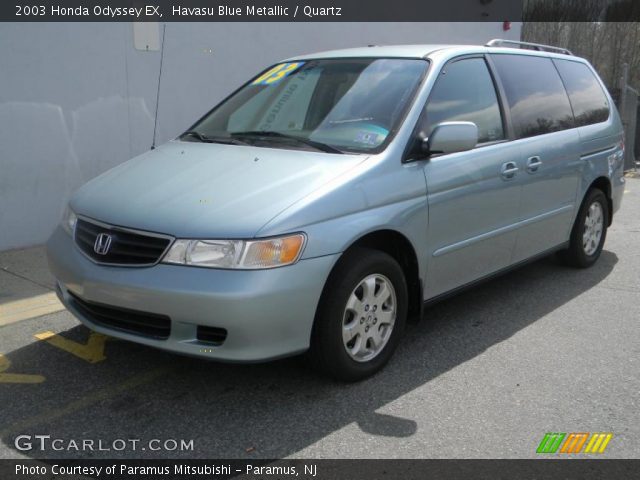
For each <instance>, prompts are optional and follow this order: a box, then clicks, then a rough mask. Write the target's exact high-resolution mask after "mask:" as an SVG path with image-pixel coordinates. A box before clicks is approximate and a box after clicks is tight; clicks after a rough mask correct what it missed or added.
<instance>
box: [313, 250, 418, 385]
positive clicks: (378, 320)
mask: <svg viewBox="0 0 640 480" xmlns="http://www.w3.org/2000/svg"><path fill="white" fill-rule="evenodd" d="M407 303H408V293H407V283H406V280H405V277H404V273H403V271H402V268H401V267H400V265H399V264H398V262H396V260H395V259H394V258H393V257H391V256H390V255H388V254H386V253H384V252H380V251H378V250H372V249H366V248H357V249H353V250H351V251H349V252H348V253H347V254H346V255H345V256H343V258H341V259H340V260H339V262H338V264H337V265H336V267H335V268H334V270H333V271H332V272H331V275H330V276H329V278H328V280H327V283H326V284H325V287H324V291H323V293H322V297H321V299H320V303H319V305H318V310H317V312H316V318H315V322H314V326H313V331H312V334H311V347H310V349H309V352H308V356H309V358H310V360H311V363H312V365H313V366H314V367H315V368H316V369H318V370H320V371H321V372H323V373H325V374H327V375H329V376H331V377H333V378H335V379H338V380H343V381H349V382H353V381H358V380H362V379H364V378H366V377H369V376H371V375H373V374H374V373H376V372H377V371H378V370H380V369H381V368H382V367H383V366H384V365H385V364H386V363H387V362H388V361H389V359H390V358H391V356H392V355H393V352H394V351H395V349H396V347H397V346H398V343H399V341H400V338H401V336H402V332H403V330H404V326H405V323H406V317H407Z"/></svg>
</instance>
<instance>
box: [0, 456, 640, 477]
mask: <svg viewBox="0 0 640 480" xmlns="http://www.w3.org/2000/svg"><path fill="white" fill-rule="evenodd" d="M638 471H640V460H606V459H602V460H597V459H584V460H579V459H573V458H572V459H569V458H567V459H532V460H304V459H296V460H255V461H251V460H122V459H119V460H103V459H100V460H52V459H46V460H34V459H27V460H0V478H1V479H3V480H8V479H23V480H32V479H49V478H55V479H56V480H71V479H76V478H94V479H103V480H129V479H148V478H152V479H154V480H158V479H167V480H187V479H189V480H205V479H207V480H214V479H220V480H222V479H227V478H238V479H242V478H246V479H273V480H276V479H293V478H298V479H301V480H307V479H318V480H325V479H348V480H376V479H384V480H391V479H396V478H399V479H402V480H414V479H415V480H428V479H465V480H469V479H492V480H496V479H509V480H512V479H518V480H527V479H536V480H538V479H546V478H549V479H551V478H553V479H556V478H563V479H581V480H583V479H602V478H612V479H613V478H619V479H628V478H637V472H638Z"/></svg>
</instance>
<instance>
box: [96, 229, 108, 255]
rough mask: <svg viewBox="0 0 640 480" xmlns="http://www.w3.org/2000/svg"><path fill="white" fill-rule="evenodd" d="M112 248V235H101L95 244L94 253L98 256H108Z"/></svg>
mask: <svg viewBox="0 0 640 480" xmlns="http://www.w3.org/2000/svg"><path fill="white" fill-rule="evenodd" d="M109 248H111V235H109V234H108V233H101V234H99V235H98V236H97V237H96V243H94V244H93V251H94V252H96V253H97V254H98V255H106V254H107V253H109Z"/></svg>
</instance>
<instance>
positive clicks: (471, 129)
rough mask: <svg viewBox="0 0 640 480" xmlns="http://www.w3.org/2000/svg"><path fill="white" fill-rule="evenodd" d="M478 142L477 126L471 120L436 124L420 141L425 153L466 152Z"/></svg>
mask: <svg viewBox="0 0 640 480" xmlns="http://www.w3.org/2000/svg"><path fill="white" fill-rule="evenodd" d="M477 144H478V127H477V126H476V124H475V123H473V122H444V123H439V124H438V125H436V126H435V127H434V129H433V131H432V132H431V135H429V138H425V139H424V140H423V141H422V151H423V152H424V153H427V154H438V153H455V152H466V151H467V150H471V149H473V148H474V147H475V146H476V145H477Z"/></svg>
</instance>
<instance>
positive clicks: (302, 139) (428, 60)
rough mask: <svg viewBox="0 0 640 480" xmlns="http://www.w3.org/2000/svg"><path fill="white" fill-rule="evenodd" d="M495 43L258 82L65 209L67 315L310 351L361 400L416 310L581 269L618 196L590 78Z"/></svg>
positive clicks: (179, 340) (145, 336) (321, 59)
mask: <svg viewBox="0 0 640 480" xmlns="http://www.w3.org/2000/svg"><path fill="white" fill-rule="evenodd" d="M505 45H506V44H505V43H503V41H492V42H490V43H489V44H488V46H483V47H474V46H456V47H451V46H438V45H434V46H389V47H371V48H359V49H349V50H340V51H332V52H327V53H322V54H316V55H309V56H301V57H296V58H293V59H290V60H286V61H284V62H282V63H279V64H277V65H275V66H273V67H271V68H269V69H268V70H266V71H264V72H263V73H261V74H260V75H258V76H257V77H255V78H253V79H251V80H250V81H249V82H247V83H246V84H245V85H243V86H242V87H241V88H239V89H238V90H237V91H235V92H234V93H233V94H231V95H230V96H229V97H228V98H227V99H225V100H224V101H223V102H222V103H220V104H219V105H218V106H217V107H215V108H214V109H213V110H211V111H210V112H209V113H207V114H206V115H205V116H204V117H203V118H201V119H200V120H199V121H198V122H197V123H195V125H193V126H192V127H191V128H190V129H189V130H188V131H186V132H185V133H183V134H182V135H180V137H178V138H177V139H175V140H173V141H170V142H168V143H167V144H165V145H163V146H161V147H159V148H157V149H155V150H152V151H149V152H147V153H145V154H143V155H140V156H139V157H136V158H134V159H133V160H131V161H129V162H126V163H124V164H122V165H120V166H118V167H116V168H114V169H112V170H110V171H108V172H106V173H104V174H103V175H100V176H99V177H97V178H95V179H94V180H92V181H90V182H89V183H88V184H86V185H85V186H84V187H82V188H81V189H80V190H79V191H78V192H77V193H76V194H75V195H74V196H73V198H72V200H71V202H70V204H69V208H68V211H67V212H66V214H65V217H64V219H63V222H62V224H61V225H60V227H59V228H58V229H57V230H56V231H55V232H54V234H53V236H52V237H51V239H50V240H49V243H48V255H49V261H50V267H51V270H52V271H53V273H54V275H55V277H56V278H57V286H58V294H59V296H60V298H61V300H62V301H63V302H64V304H65V305H66V306H67V308H68V309H69V310H70V311H71V312H72V313H73V314H74V315H76V316H77V317H78V318H79V319H80V320H81V321H82V322H83V323H84V324H86V325H87V326H88V327H89V328H91V329H93V330H96V331H98V332H102V333H105V334H108V335H111V336H114V337H119V338H123V339H127V340H130V341H133V342H139V343H143V344H146V345H151V346H155V347H159V348H163V349H166V350H170V351H174V352H179V353H182V354H188V355H197V356H203V357H207V358H212V359H219V360H225V361H237V362H253V361H264V360H269V359H275V358H279V357H283V356H287V355H293V354H298V353H301V352H305V351H308V355H309V357H310V358H311V359H312V360H313V362H314V363H315V364H316V365H317V366H318V367H319V368H320V369H321V370H323V371H325V372H328V373H329V374H331V375H333V376H334V377H337V378H341V379H345V380H357V379H361V378H364V377H366V376H368V375H371V374H373V373H374V372H376V371H377V370H378V369H380V368H381V367H382V366H383V365H384V364H385V363H386V362H387V361H388V360H389V358H390V357H391V355H392V353H393V351H394V350H395V348H396V346H397V345H398V342H399V341H400V338H401V336H402V332H403V327H404V326H405V322H406V319H407V317H409V316H417V315H419V314H420V312H421V309H422V306H423V303H424V302H427V301H433V300H435V299H437V298H438V297H440V296H443V295H444V294H447V293H451V292H452V291H454V290H457V289H459V288H461V287H464V286H467V285H469V284H471V283H474V282H476V281H478V280H481V279H484V278H487V277H489V276H492V275H494V274H496V273H498V272H501V271H504V270H506V269H508V268H510V267H514V266H516V265H519V264H522V263H523V262H525V261H527V260H531V259H533V258H536V257H539V256H541V255H547V254H549V253H552V252H558V251H559V252H561V253H560V255H561V257H562V258H564V259H565V261H566V262H568V263H569V264H571V265H574V266H577V267H588V266H590V265H592V264H593V263H594V262H595V261H596V260H597V259H598V257H599V256H600V252H601V251H602V246H603V243H604V241H605V236H606V232H607V227H608V226H609V225H610V224H611V220H612V217H613V215H614V213H615V212H616V210H617V209H618V208H619V206H620V202H621V198H622V193H623V189H624V178H623V151H624V144H623V132H622V126H621V122H620V119H619V116H618V114H617V112H616V109H615V107H614V105H613V102H612V100H611V97H610V96H609V94H608V93H607V90H606V88H605V87H604V85H603V83H602V81H601V80H600V79H599V78H598V76H597V75H596V73H595V71H594V70H593V68H592V67H591V66H590V65H589V64H588V63H587V61H585V60H583V59H580V58H576V57H575V56H572V55H571V54H570V52H568V51H564V50H560V49H556V48H553V47H545V46H536V45H533V46H532V45H524V44H517V45H514V46H512V47H507V46H505ZM514 47H518V48H514ZM522 47H528V48H522Z"/></svg>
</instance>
